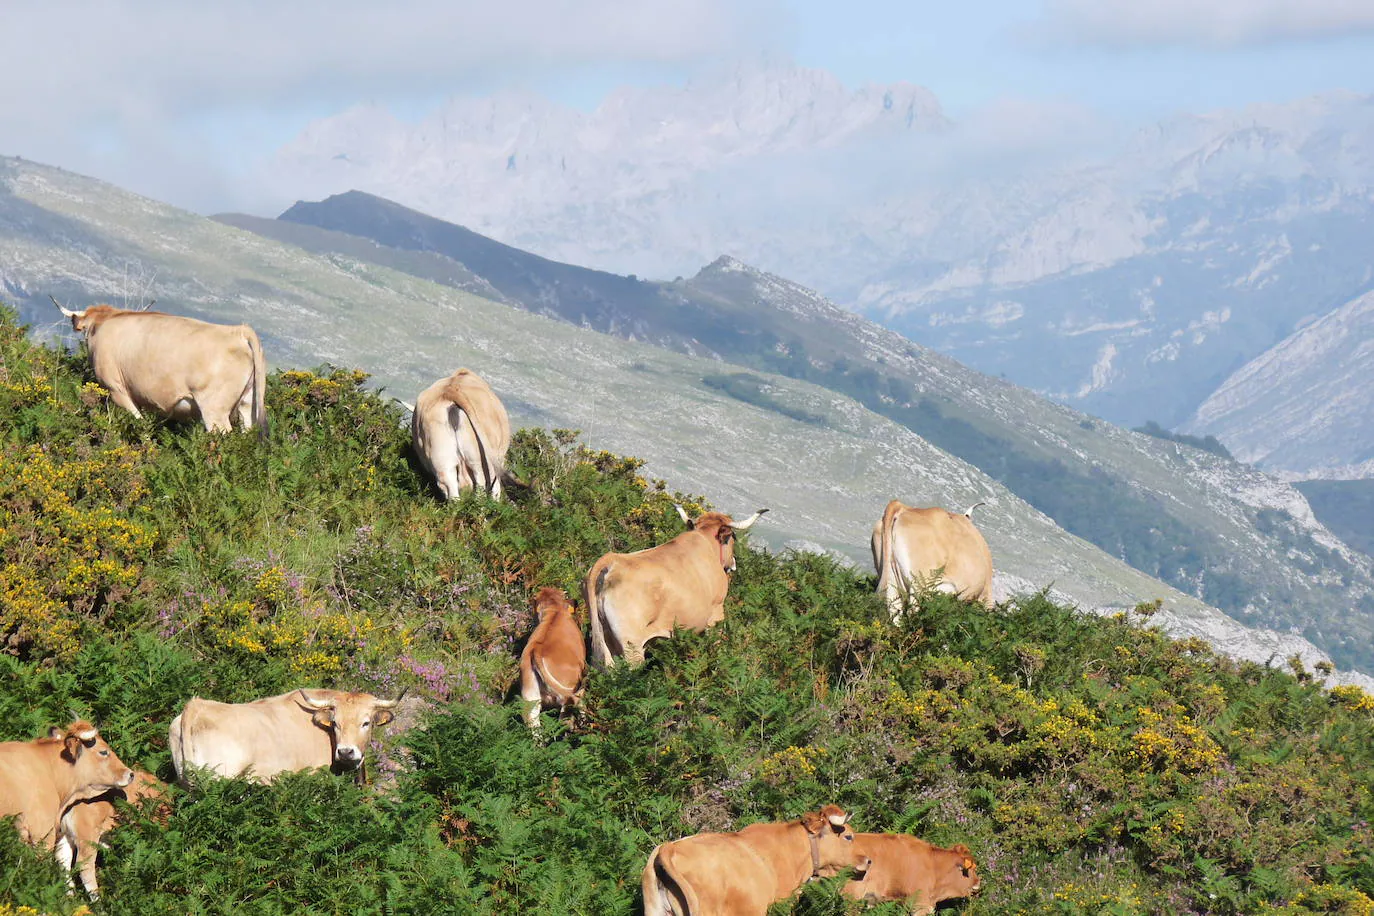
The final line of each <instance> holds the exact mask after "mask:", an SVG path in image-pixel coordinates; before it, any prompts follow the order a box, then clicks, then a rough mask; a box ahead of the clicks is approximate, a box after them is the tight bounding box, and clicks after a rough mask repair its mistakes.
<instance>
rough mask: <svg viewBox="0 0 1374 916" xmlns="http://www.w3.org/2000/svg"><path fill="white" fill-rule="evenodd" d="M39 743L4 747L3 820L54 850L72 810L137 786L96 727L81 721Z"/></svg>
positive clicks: (0, 766)
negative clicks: (60, 820) (66, 815)
mask: <svg viewBox="0 0 1374 916" xmlns="http://www.w3.org/2000/svg"><path fill="white" fill-rule="evenodd" d="M54 732H55V735H56V736H55V737H54V734H53V733H50V734H49V735H48V736H47V737H44V738H39V739H38V740H36V741H6V742H3V743H0V818H4V817H10V816H13V815H17V817H15V820H14V825H15V826H16V827H18V828H19V835H20V837H22V838H23V839H24V841H25V842H27V843H32V844H33V845H35V846H37V845H40V844H41V845H43V846H46V847H47V848H48V849H54V848H55V847H56V845H57V840H58V837H59V833H60V829H59V826H58V818H59V817H61V815H62V812H63V811H65V810H66V809H67V807H68V806H69V805H73V804H75V803H77V802H79V801H81V800H83V799H86V798H91V797H93V796H96V795H100V794H101V793H103V792H107V791H109V790H110V789H118V788H123V787H124V786H127V785H129V783H131V782H133V779H134V771H133V770H131V769H129V768H128V767H127V766H125V765H124V763H123V762H122V761H121V760H120V759H119V757H118V755H116V754H115V752H114V750H113V749H111V748H110V745H109V744H107V743H106V742H105V739H104V738H102V737H101V736H100V732H99V731H98V730H97V729H96V727H95V726H94V725H92V724H91V723H89V722H87V721H85V720H82V719H78V720H77V721H75V722H73V723H72V724H71V725H68V726H67V727H66V728H65V729H60V730H54Z"/></svg>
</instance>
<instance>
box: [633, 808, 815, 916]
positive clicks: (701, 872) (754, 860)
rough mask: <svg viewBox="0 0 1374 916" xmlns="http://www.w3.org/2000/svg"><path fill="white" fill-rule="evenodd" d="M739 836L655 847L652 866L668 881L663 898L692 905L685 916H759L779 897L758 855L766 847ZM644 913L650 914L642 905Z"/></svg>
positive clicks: (703, 836)
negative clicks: (666, 893) (665, 894)
mask: <svg viewBox="0 0 1374 916" xmlns="http://www.w3.org/2000/svg"><path fill="white" fill-rule="evenodd" d="M748 829H749V828H745V830H746V831H747V830H748ZM743 833H744V832H743V831H741V833H698V834H696V835H694V836H689V837H683V838H682V839H680V840H674V841H672V842H670V843H664V844H663V845H662V846H660V847H659V848H658V851H657V854H656V858H657V863H658V867H659V869H661V870H662V872H663V874H664V875H665V876H666V877H667V879H668V881H669V882H671V884H669V885H668V887H667V889H668V891H669V894H670V895H672V896H676V897H678V898H679V899H682V900H686V901H690V902H691V904H692V905H693V906H694V907H696V908H691V909H688V910H687V912H688V913H690V914H691V916H696V914H698V913H700V914H702V916H708V914H717V913H719V914H727V913H728V914H730V916H764V914H766V913H767V912H768V907H769V906H770V905H771V904H772V903H773V902H774V901H775V900H776V899H781V898H779V897H778V896H777V885H778V881H777V878H776V876H775V874H774V866H773V863H771V862H769V861H768V859H767V858H766V856H764V855H761V854H760V853H761V851H766V847H763V848H761V847H760V846H759V845H758V844H755V843H752V842H750V839H749V837H748V836H747V835H742V834H743ZM651 864H652V860H651ZM643 883H644V882H643V881H642V880H641V884H643ZM660 883H661V884H662V883H666V882H660ZM789 893H790V892H789ZM785 896H786V894H784V895H783V897H785ZM645 912H646V913H651V912H653V911H652V910H649V909H648V908H647V901H646V910H645ZM660 912H671V911H670V910H660Z"/></svg>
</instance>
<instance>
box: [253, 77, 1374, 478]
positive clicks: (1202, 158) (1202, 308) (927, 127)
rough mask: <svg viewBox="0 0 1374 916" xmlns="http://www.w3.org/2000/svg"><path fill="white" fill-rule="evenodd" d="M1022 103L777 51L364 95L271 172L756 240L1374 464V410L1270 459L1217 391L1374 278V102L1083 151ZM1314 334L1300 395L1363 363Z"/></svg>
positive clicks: (1116, 140)
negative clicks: (673, 83)
mask: <svg viewBox="0 0 1374 916" xmlns="http://www.w3.org/2000/svg"><path fill="white" fill-rule="evenodd" d="M1004 114H1005V117H1004V118H1003V119H1002V120H1003V121H1006V122H1008V123H1006V124H1003V123H1000V122H998V121H997V118H996V117H993V118H991V120H992V121H993V122H994V123H992V124H991V125H989V124H988V123H986V122H987V121H988V120H989V119H988V118H984V119H983V121H980V122H978V123H977V124H956V123H953V122H951V121H950V120H949V119H947V118H945V117H944V116H943V115H942V114H941V111H940V108H939V105H938V103H937V102H936V100H935V99H934V97H933V96H932V95H931V94H930V93H929V92H927V91H925V90H923V89H920V88H919V87H914V86H910V85H893V86H870V87H865V88H862V89H858V90H854V91H850V90H848V89H846V88H845V87H843V86H842V85H840V84H839V83H838V82H837V81H836V80H835V79H834V78H833V77H830V76H829V75H828V74H826V73H823V72H818V71H810V70H805V69H803V68H799V67H795V66H788V65H780V64H771V65H753V66H744V67H740V68H738V69H736V70H733V71H730V72H728V73H725V74H722V75H721V76H720V77H718V78H716V79H712V80H704V81H701V82H699V83H695V84H691V85H688V86H686V87H682V88H661V89H638V90H626V91H623V92H621V93H619V94H617V95H614V96H612V97H611V98H610V99H608V100H607V101H606V102H605V103H603V104H602V105H601V106H600V107H599V108H598V109H597V110H596V111H594V112H591V113H584V112H580V111H576V110H573V109H568V108H563V107H559V106H557V105H554V104H552V103H549V102H547V101H545V100H542V99H539V98H536V97H531V96H523V95H514V94H499V95H495V96H492V97H490V98H485V99H480V100H473V99H455V100H453V101H451V102H449V103H448V104H447V105H445V106H443V107H442V108H441V109H439V110H438V111H436V112H434V113H433V114H432V115H431V116H429V117H428V118H426V119H424V120H422V121H420V122H419V123H416V124H408V123H403V122H400V121H398V120H397V119H395V118H393V117H392V116H390V115H389V114H388V113H386V112H385V111H383V110H381V109H377V108H358V109H354V110H351V111H349V112H347V113H345V114H342V115H339V116H337V117H334V118H328V119H324V120H322V121H319V122H316V123H315V124H312V125H311V126H310V127H309V128H308V129H307V130H306V131H305V132H303V133H302V134H301V135H300V136H299V137H298V138H297V139H296V140H295V141H293V142H292V143H291V144H289V145H288V146H287V147H286V148H285V149H284V150H283V151H282V152H281V154H280V156H279V157H278V160H277V162H276V164H275V166H274V169H273V173H272V175H271V179H272V180H273V182H275V183H277V184H279V185H282V186H289V187H293V188H297V189H299V190H298V191H297V192H296V196H302V195H304V194H311V195H318V196H322V195H323V194H325V193H331V192H341V191H344V190H348V189H352V188H360V189H363V190H367V191H372V192H375V193H377V194H380V195H382V196H385V197H388V198H390V199H394V200H397V201H399V202H401V203H403V204H407V205H411V206H414V207H417V208H419V209H422V210H424V211H425V212H428V213H431V214H434V215H436V216H440V217H443V218H448V219H451V220H453V221H455V222H459V223H462V224H463V225H466V226H469V227H470V228H472V229H473V230H475V231H478V232H482V233H484V234H489V235H493V236H495V237H497V238H499V239H501V240H502V241H505V242H507V243H510V244H513V245H516V246H518V247H521V248H525V249H529V250H531V251H534V252H538V253H540V254H543V255H546V256H549V257H553V258H556V259H559V260H565V261H572V262H576V263H583V264H589V265H593V266H598V267H605V268H612V269H616V270H619V271H621V272H624V273H628V272H631V271H634V272H636V273H639V274H641V275H644V274H646V273H647V274H648V275H651V276H663V277H670V276H674V275H678V274H687V273H690V272H691V271H692V270H694V269H695V268H696V267H697V266H699V265H700V264H704V263H707V262H709V261H711V260H713V259H714V258H715V257H717V256H718V255H719V254H720V253H722V252H729V253H731V254H733V255H735V256H736V257H738V258H739V259H740V260H742V261H743V262H745V263H750V264H754V265H757V266H759V267H761V268H763V269H766V270H768V271H770V272H772V273H775V274H778V275H781V276H787V277H790V278H793V279H795V280H797V281H799V282H802V283H804V284H806V285H807V286H810V287H813V288H816V289H818V290H820V291H821V292H823V293H824V294H826V295H827V296H828V297H829V298H831V299H833V300H834V301H836V302H838V303H840V304H842V305H844V306H846V307H848V308H851V309H854V310H858V311H860V312H862V313H864V314H867V315H870V316H873V317H875V318H877V319H878V320H880V321H882V322H883V323H885V324H888V325H889V326H891V327H893V328H896V329H898V330H900V331H902V332H903V333H904V334H906V335H907V336H909V337H911V338H913V339H915V340H917V341H919V342H921V343H923V344H926V345H928V346H930V347H932V348H934V349H936V350H939V351H941V352H945V353H948V354H950V355H952V356H954V357H956V358H957V359H959V360H960V361H961V362H963V363H966V364H968V365H970V366H972V367H974V368H978V369H980V370H982V371H984V372H987V373H990V374H1005V375H1006V376H1007V377H1008V378H1009V379H1011V380H1013V381H1016V382H1018V383H1020V384H1023V385H1026V386H1028V387H1031V388H1032V389H1034V390H1036V391H1038V392H1041V393H1043V394H1047V395H1049V396H1051V397H1054V398H1055V399H1057V400H1060V401H1062V402H1064V403H1068V404H1071V405H1074V406H1077V407H1080V408H1082V409H1084V410H1086V411H1088V412H1090V413H1093V414H1097V415H1099V416H1102V417H1105V418H1107V419H1109V420H1112V421H1114V422H1118V423H1122V424H1125V425H1137V424H1139V423H1142V422H1144V421H1145V420H1151V419H1153V420H1157V421H1159V422H1161V423H1163V424H1164V425H1165V426H1177V425H1180V424H1186V426H1187V428H1189V429H1191V430H1194V431H1197V432H1204V433H1205V432H1215V433H1217V434H1218V435H1219V436H1220V438H1221V439H1222V441H1223V442H1228V444H1233V443H1234V444H1235V445H1236V446H1237V447H1238V448H1239V450H1240V452H1241V453H1243V454H1246V455H1250V456H1252V457H1253V458H1254V459H1255V460H1257V461H1258V462H1259V463H1260V464H1261V466H1264V467H1272V468H1273V469H1275V470H1279V471H1283V472H1285V473H1288V474H1290V475H1293V476H1303V475H1308V474H1328V475H1329V474H1332V473H1341V472H1345V473H1368V470H1369V467H1368V465H1367V464H1366V462H1368V461H1369V460H1370V459H1371V458H1374V454H1371V451H1370V446H1371V445H1374V435H1370V433H1371V432H1374V431H1372V430H1369V428H1368V427H1367V426H1360V427H1359V428H1358V429H1356V430H1354V431H1351V430H1350V428H1349V425H1348V424H1347V425H1346V426H1345V427H1344V428H1343V432H1341V433H1340V434H1339V435H1335V434H1333V435H1330V436H1324V437H1323V438H1321V439H1320V441H1319V442H1316V443H1312V442H1311V438H1312V427H1311V422H1310V421H1309V422H1307V423H1305V424H1301V425H1287V424H1283V423H1271V424H1269V425H1268V426H1266V427H1265V428H1264V429H1263V431H1262V433H1259V432H1253V431H1252V432H1253V434H1254V435H1258V436H1259V437H1260V438H1262V439H1263V441H1264V443H1265V448H1264V449H1263V450H1260V451H1257V450H1255V449H1253V448H1250V447H1248V446H1247V445H1246V441H1247V440H1246V439H1245V438H1244V436H1245V435H1247V433H1245V432H1242V431H1241V428H1242V427H1244V426H1245V425H1246V424H1245V421H1244V419H1243V418H1241V419H1235V418H1232V419H1228V418H1227V415H1225V413H1224V411H1222V410H1220V409H1219V406H1218V405H1219V403H1220V402H1218V401H1215V400H1213V401H1211V402H1209V404H1208V406H1207V407H1206V409H1205V410H1204V409H1201V408H1202V405H1203V404H1204V402H1205V401H1208V399H1209V398H1210V397H1212V396H1213V395H1214V394H1217V393H1218V389H1219V388H1221V387H1222V386H1223V384H1229V385H1230V388H1231V390H1232V392H1233V394H1232V395H1229V396H1228V398H1229V400H1228V401H1227V403H1230V402H1235V399H1236V397H1238V395H1235V394H1234V392H1236V391H1238V390H1239V388H1238V387H1237V386H1239V385H1241V383H1242V382H1244V381H1245V379H1246V378H1253V377H1254V372H1253V371H1251V373H1250V375H1249V376H1246V375H1242V376H1240V377H1239V378H1238V380H1237V381H1233V382H1231V383H1228V381H1227V380H1228V379H1229V378H1230V377H1231V376H1232V374H1233V373H1237V372H1242V371H1243V367H1247V365H1253V362H1252V361H1255V360H1260V359H1261V358H1262V357H1263V355H1264V354H1265V353H1266V351H1268V350H1269V349H1270V348H1271V347H1274V346H1275V345H1277V344H1280V343H1281V342H1283V341H1285V340H1286V339H1287V338H1289V336H1290V335H1292V334H1294V333H1295V332H1297V331H1299V330H1300V329H1301V328H1302V327H1304V326H1306V325H1309V324H1311V323H1312V322H1314V321H1317V320H1318V319H1321V318H1323V317H1324V316H1327V315H1330V314H1331V313H1333V312H1334V311H1335V310H1337V309H1340V308H1342V307H1343V306H1345V305H1346V304H1347V303H1350V302H1352V301H1353V300H1355V299H1357V298H1358V297H1359V296H1360V295H1362V294H1363V293H1365V292H1367V291H1368V290H1370V289H1371V288H1372V287H1374V265H1371V261H1370V258H1369V252H1370V251H1371V250H1374V219H1372V218H1371V217H1374V99H1371V98H1368V97H1363V96H1355V95H1330V96H1324V97H1317V98H1311V99H1305V100H1301V101H1298V102H1293V103H1289V104H1284V105H1267V106H1256V107H1254V108H1250V109H1246V110H1243V111H1235V112H1220V113H1214V114H1208V115H1197V116H1194V115H1188V116H1181V117H1177V118H1173V119H1170V120H1168V121H1165V122H1162V123H1160V124H1158V125H1155V126H1153V127H1151V128H1149V129H1146V130H1143V131H1139V132H1136V133H1134V134H1132V135H1130V136H1128V137H1125V138H1121V137H1117V136H1114V135H1111V134H1110V133H1108V132H1103V131H1101V130H1096V129H1093V128H1091V127H1089V128H1085V129H1083V130H1082V131H1080V132H1069V134H1068V136H1067V137H1066V138H1065V139H1064V140H1063V141H1062V142H1057V143H1056V142H1052V141H1050V140H1046V139H1044V138H1036V137H1032V140H1031V141H1027V140H1026V138H1025V136H1024V133H1025V128H1024V126H1023V125H1020V124H1018V123H1017V119H1018V117H1019V118H1023V119H1024V118H1028V117H1030V115H1028V114H1025V113H1020V114H1018V113H1016V112H1006V113H1004ZM1055 129H1056V125H1055V124H1047V125H1045V127H1044V132H1045V133H1047V134H1053V133H1054V131H1055ZM1018 131H1019V133H1018ZM1009 136H1010V140H1009V139H1008V137H1009ZM1013 141H1015V142H1013ZM1017 144H1019V145H1017ZM1037 144H1038V145H1037ZM1005 146H1010V147H1012V148H1011V149H1009V150H1008V151H1005V152H999V150H1001V149H1002V148H1003V147H1005ZM1337 323H1341V322H1337ZM1342 324H1343V326H1344V327H1347V328H1350V329H1351V331H1350V333H1359V332H1358V329H1357V328H1355V326H1354V325H1351V324H1349V323H1342ZM1356 349H1358V341H1356V342H1355V345H1354V346H1352V347H1349V348H1346V350H1340V351H1339V352H1340V353H1346V352H1347V351H1349V352H1351V353H1353V352H1354V351H1355V350H1356ZM1300 351H1302V348H1293V347H1291V346H1290V347H1289V348H1288V354H1289V357H1288V358H1287V359H1285V360H1277V361H1276V360H1268V361H1264V362H1262V363H1261V365H1263V366H1265V367H1267V368H1266V370H1265V371H1266V372H1269V371H1279V370H1282V371H1283V372H1285V373H1290V372H1291V373H1296V374H1295V375H1293V376H1292V378H1293V380H1292V381H1291V382H1290V381H1289V380H1288V376H1287V375H1285V376H1284V377H1283V378H1281V379H1278V380H1275V381H1272V382H1267V383H1266V384H1268V385H1270V386H1271V387H1272V385H1278V386H1280V387H1285V386H1291V387H1292V388H1293V393H1292V397H1293V398H1294V399H1295V400H1298V399H1300V398H1301V394H1299V393H1298V389H1300V388H1307V387H1312V386H1314V385H1315V386H1316V388H1315V389H1314V390H1317V389H1320V388H1321V386H1322V385H1323V384H1325V383H1322V382H1320V381H1319V380H1316V379H1315V378H1314V377H1313V373H1315V374H1317V375H1320V374H1321V373H1323V372H1326V371H1330V372H1331V373H1332V378H1333V380H1334V381H1332V382H1331V383H1330V384H1333V385H1339V384H1340V383H1341V382H1340V379H1341V378H1346V377H1348V376H1349V375H1350V374H1349V373H1347V372H1346V371H1345V369H1343V368H1342V365H1343V364H1336V363H1333V362H1332V361H1331V360H1329V359H1324V360H1321V361H1318V362H1317V363H1315V364H1313V366H1312V367H1311V368H1310V369H1306V370H1305V369H1299V368H1298V367H1297V365H1296V360H1295V358H1294V357H1295V356H1296V355H1297V354H1298V353H1299V352H1300ZM1304 352H1305V351H1304ZM1047 354H1053V355H1052V357H1047ZM1304 373H1307V374H1306V375H1304ZM1299 376H1302V378H1301V379H1299ZM1247 384H1250V383H1247ZM1361 384H1364V383H1363V382H1361ZM1360 390H1361V391H1365V392H1368V389H1367V387H1366V388H1362V389H1360ZM1370 394H1374V392H1369V393H1367V394H1365V395H1364V396H1365V397H1366V399H1367V398H1368V396H1369V395H1370ZM1265 396H1267V395H1265ZM1351 396H1352V397H1359V395H1358V394H1352V395H1351ZM1340 422H1341V421H1340V419H1339V418H1338V417H1334V416H1333V419H1332V422H1331V427H1332V428H1334V427H1336V426H1338V425H1339V424H1340ZM1355 422H1356V424H1357V425H1358V424H1360V423H1363V422H1365V420H1364V418H1356V420H1355ZM1338 440H1339V441H1338Z"/></svg>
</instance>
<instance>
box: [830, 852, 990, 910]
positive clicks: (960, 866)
mask: <svg viewBox="0 0 1374 916" xmlns="http://www.w3.org/2000/svg"><path fill="white" fill-rule="evenodd" d="M854 848H855V849H857V850H858V851H859V852H861V853H862V854H863V855H865V856H868V858H869V859H871V860H872V863H873V864H871V865H869V867H868V870H867V871H866V872H864V874H863V876H862V877H861V878H855V879H853V880H851V881H848V882H846V883H845V886H844V894H845V896H846V897H853V898H854V899H856V900H866V899H867V900H903V901H906V903H907V905H908V906H909V907H910V908H911V909H910V912H911V913H912V916H928V914H930V913H934V912H935V907H936V906H938V905H939V904H940V902H941V901H942V900H953V899H955V898H958V897H968V896H971V895H973V894H976V893H978V891H979V890H981V889H982V886H983V882H982V879H981V878H979V877H978V865H977V863H976V862H974V861H973V856H972V855H971V854H970V853H969V850H968V847H967V846H965V845H964V844H962V843H960V844H959V845H957V846H951V847H950V848H949V849H941V848H940V847H939V846H932V845H931V844H929V843H927V842H925V841H924V840H918V839H917V838H916V837H914V836H907V835H906V834H902V833H856V834H854Z"/></svg>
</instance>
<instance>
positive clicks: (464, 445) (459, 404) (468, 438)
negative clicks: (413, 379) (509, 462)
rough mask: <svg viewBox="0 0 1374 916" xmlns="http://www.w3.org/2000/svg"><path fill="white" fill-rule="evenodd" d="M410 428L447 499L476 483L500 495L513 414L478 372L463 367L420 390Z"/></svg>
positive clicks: (417, 448) (417, 451)
mask: <svg viewBox="0 0 1374 916" xmlns="http://www.w3.org/2000/svg"><path fill="white" fill-rule="evenodd" d="M410 432H411V439H412V441H413V442H414V444H415V454H416V456H417V457H418V458H419V459H420V464H422V465H423V466H424V468H425V470H426V471H428V472H429V473H430V474H432V475H434V479H435V480H436V481H437V482H438V484H439V490H440V491H441V492H442V493H443V494H444V499H446V500H447V499H457V498H458V496H459V495H460V494H461V493H462V492H463V491H464V490H466V489H469V488H471V487H473V486H475V485H478V484H480V485H481V487H482V489H483V490H485V491H486V492H487V493H489V494H490V495H491V497H492V499H500V498H501V484H502V483H503V482H504V481H505V479H506V478H507V476H508V475H507V472H506V451H507V450H508V449H509V448H510V417H509V416H507V414H506V408H505V406H504V405H503V404H502V403H501V401H500V399H498V398H497V397H496V395H495V394H493V393H492V390H491V387H490V386H489V385H487V383H486V382H485V381H483V379H482V377H481V376H479V375H478V374H477V373H475V372H473V371H472V370H471V369H459V370H458V371H457V372H455V373H453V374H452V375H450V376H449V377H448V378H441V379H439V381H437V382H435V383H434V384H433V385H430V386H429V387H428V388H426V389H425V390H424V391H422V392H420V396H419V397H417V398H416V399H415V408H414V410H413V412H412V414H411V421H410Z"/></svg>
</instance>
